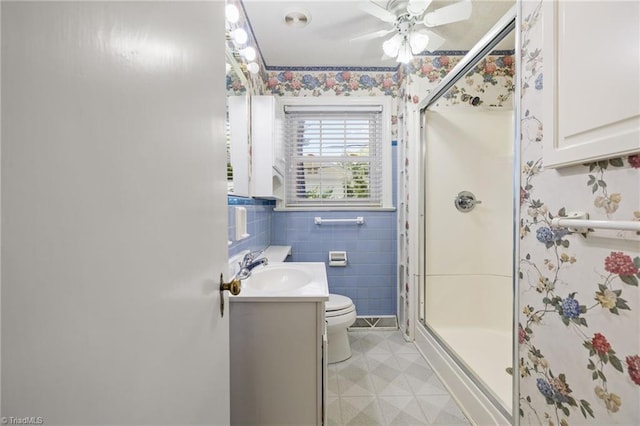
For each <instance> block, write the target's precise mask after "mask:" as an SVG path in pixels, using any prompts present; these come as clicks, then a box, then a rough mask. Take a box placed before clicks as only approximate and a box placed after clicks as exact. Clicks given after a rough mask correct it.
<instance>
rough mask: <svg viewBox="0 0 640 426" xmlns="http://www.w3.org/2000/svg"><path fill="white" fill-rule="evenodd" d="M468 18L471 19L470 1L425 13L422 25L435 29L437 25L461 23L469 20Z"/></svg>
mask: <svg viewBox="0 0 640 426" xmlns="http://www.w3.org/2000/svg"><path fill="white" fill-rule="evenodd" d="M469 17H471V0H462V1H461V2H458V3H454V4H452V5H449V6H445V7H441V8H440V9H438V10H434V11H433V12H430V13H427V14H426V15H424V20H423V23H424V25H426V26H427V27H437V26H439V25H445V24H450V23H452V22H458V21H463V20H465V19H469Z"/></svg>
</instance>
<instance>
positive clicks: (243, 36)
mask: <svg viewBox="0 0 640 426" xmlns="http://www.w3.org/2000/svg"><path fill="white" fill-rule="evenodd" d="M231 36H232V37H233V39H234V40H235V41H236V43H238V44H245V43H246V42H247V39H248V38H249V36H248V35H247V32H246V31H245V30H244V29H243V28H236V29H235V30H233V31H232V32H231Z"/></svg>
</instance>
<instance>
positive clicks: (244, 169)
mask: <svg viewBox="0 0 640 426" xmlns="http://www.w3.org/2000/svg"><path fill="white" fill-rule="evenodd" d="M225 59H226V87H227V122H226V133H227V135H226V136H227V137H226V141H227V194H228V195H236V196H241V197H248V196H249V195H250V191H249V181H250V170H251V167H250V161H251V160H250V159H251V156H250V149H251V148H250V141H251V126H250V122H251V108H250V96H251V86H250V83H249V81H248V79H247V77H246V75H245V73H244V72H243V70H242V68H241V66H240V64H239V63H238V61H237V60H236V58H235V57H234V55H233V53H232V51H231V49H229V48H227V49H226V58H225Z"/></svg>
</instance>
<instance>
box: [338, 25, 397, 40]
mask: <svg viewBox="0 0 640 426" xmlns="http://www.w3.org/2000/svg"><path fill="white" fill-rule="evenodd" d="M393 31H395V28H391V29H388V30H380V31H376V32H373V33H369V34H363V35H360V36H357V37H353V38H352V39H350V40H349V41H364V40H372V39H374V38H378V37H382V36H385V35H387V34H389V33H391V32H393Z"/></svg>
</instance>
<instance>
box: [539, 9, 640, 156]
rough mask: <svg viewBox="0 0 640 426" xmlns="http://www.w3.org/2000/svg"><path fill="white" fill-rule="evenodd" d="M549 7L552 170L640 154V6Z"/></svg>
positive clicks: (547, 95) (546, 65) (547, 123)
mask: <svg viewBox="0 0 640 426" xmlns="http://www.w3.org/2000/svg"><path fill="white" fill-rule="evenodd" d="M544 7H545V9H544V10H543V12H544V28H545V33H544V37H545V46H544V52H545V57H544V93H545V111H546V116H545V138H544V140H545V146H544V148H545V152H544V158H545V165H546V166H547V167H560V166H565V165H570V164H580V163H585V162H590V161H595V160H598V159H604V158H611V157H616V156H623V155H628V154H631V153H634V152H638V151H640V97H639V96H638V94H639V93H640V2H637V1H600V2H590V1H583V2H575V1H552V0H548V1H545V4H544Z"/></svg>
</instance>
